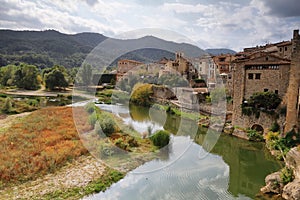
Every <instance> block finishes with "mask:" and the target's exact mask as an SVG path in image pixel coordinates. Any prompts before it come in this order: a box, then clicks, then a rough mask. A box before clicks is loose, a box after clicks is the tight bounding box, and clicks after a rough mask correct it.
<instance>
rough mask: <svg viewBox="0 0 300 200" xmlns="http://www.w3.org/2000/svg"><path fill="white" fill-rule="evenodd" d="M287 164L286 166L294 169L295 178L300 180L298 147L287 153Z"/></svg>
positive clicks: (299, 153)
mask: <svg viewBox="0 0 300 200" xmlns="http://www.w3.org/2000/svg"><path fill="white" fill-rule="evenodd" d="M285 162H286V163H285V164H286V166H288V167H289V168H291V169H293V171H294V176H295V178H296V179H300V151H299V150H298V148H297V147H294V148H292V149H291V150H290V151H289V152H288V153H287V155H286V160H285ZM299 187H300V186H299Z"/></svg>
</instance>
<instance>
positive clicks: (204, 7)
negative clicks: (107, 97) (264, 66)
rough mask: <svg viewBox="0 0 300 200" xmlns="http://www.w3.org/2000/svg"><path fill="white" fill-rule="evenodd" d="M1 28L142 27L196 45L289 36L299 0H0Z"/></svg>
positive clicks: (233, 45) (299, 12)
mask: <svg viewBox="0 0 300 200" xmlns="http://www.w3.org/2000/svg"><path fill="white" fill-rule="evenodd" d="M0 4H1V6H0V29H13V30H47V29H55V30H57V31H60V32H62V33H67V34H75V33H80V32H96V33H101V34H104V35H105V36H108V37H117V36H118V35H119V34H123V33H124V32H127V31H134V30H137V29H144V28H156V29H166V30H170V31H174V32H176V33H179V34H182V35H184V36H186V37H187V38H189V39H190V40H192V41H194V44H196V45H197V46H199V47H200V48H203V49H206V48H230V49H233V50H236V51H241V50H242V49H243V48H245V47H250V46H256V45H263V44H266V43H274V42H280V41H283V40H290V39H291V38H292V33H293V30H294V29H299V28H300V3H299V0H228V1H225V0H119V1H115V0H0Z"/></svg>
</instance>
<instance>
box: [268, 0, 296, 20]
mask: <svg viewBox="0 0 300 200" xmlns="http://www.w3.org/2000/svg"><path fill="white" fill-rule="evenodd" d="M262 2H263V4H264V5H265V7H266V8H267V9H268V10H267V13H268V14H271V15H275V16H279V17H296V16H300V3H299V0H284V1H282V0H265V1H262Z"/></svg>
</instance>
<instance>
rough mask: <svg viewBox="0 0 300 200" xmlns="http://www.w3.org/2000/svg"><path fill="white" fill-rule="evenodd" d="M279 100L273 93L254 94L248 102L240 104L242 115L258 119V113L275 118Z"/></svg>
mask: <svg viewBox="0 0 300 200" xmlns="http://www.w3.org/2000/svg"><path fill="white" fill-rule="evenodd" d="M280 102H281V99H280V97H279V95H278V94H275V93H273V92H258V93H254V94H253V95H252V96H251V97H250V98H249V99H248V100H245V101H244V102H243V104H242V113H243V115H247V116H251V115H255V117H256V118H259V116H260V112H264V113H267V114H269V115H274V116H276V115H277V114H276V112H275V109H276V108H277V107H278V106H279V104H280Z"/></svg>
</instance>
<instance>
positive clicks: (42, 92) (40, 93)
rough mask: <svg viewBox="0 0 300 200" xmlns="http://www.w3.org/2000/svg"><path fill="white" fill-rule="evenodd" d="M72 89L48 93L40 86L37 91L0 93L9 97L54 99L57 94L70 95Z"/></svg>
mask: <svg viewBox="0 0 300 200" xmlns="http://www.w3.org/2000/svg"><path fill="white" fill-rule="evenodd" d="M72 91H73V90H72V89H70V88H67V89H66V90H65V91H54V92H49V91H47V90H45V87H44V86H42V87H41V88H40V89H39V90H21V89H12V90H2V91H0V93H4V94H11V95H24V96H48V97H56V96H57V95H58V94H72Z"/></svg>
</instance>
